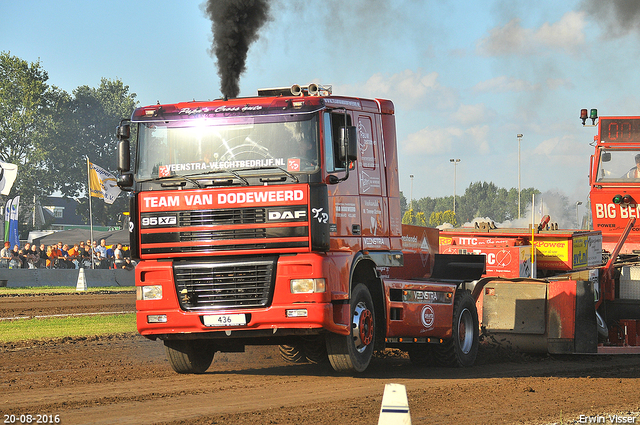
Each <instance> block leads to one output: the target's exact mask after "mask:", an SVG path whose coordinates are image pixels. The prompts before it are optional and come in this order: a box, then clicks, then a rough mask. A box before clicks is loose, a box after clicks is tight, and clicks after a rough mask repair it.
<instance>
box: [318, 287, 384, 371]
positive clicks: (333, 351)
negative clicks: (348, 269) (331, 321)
mask: <svg viewBox="0 0 640 425" xmlns="http://www.w3.org/2000/svg"><path fill="white" fill-rule="evenodd" d="M350 306H351V322H350V325H351V333H350V334H349V335H346V336H345V335H338V334H328V335H327V337H326V342H327V354H328V356H329V362H330V363H331V366H332V367H333V369H334V370H336V371H338V372H363V371H364V370H365V369H366V368H367V366H369V362H371V357H372V356H373V346H374V343H375V330H376V323H375V321H376V320H375V316H376V315H375V310H374V307H373V299H372V298H371V293H370V292H369V289H368V288H367V287H366V286H365V285H364V284H362V283H359V284H357V285H356V286H355V287H354V288H353V291H352V292H351V303H350Z"/></svg>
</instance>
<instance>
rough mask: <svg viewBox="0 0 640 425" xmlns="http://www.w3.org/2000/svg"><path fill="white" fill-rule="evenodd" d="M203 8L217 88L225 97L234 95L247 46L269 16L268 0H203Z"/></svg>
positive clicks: (242, 69)
mask: <svg viewBox="0 0 640 425" xmlns="http://www.w3.org/2000/svg"><path fill="white" fill-rule="evenodd" d="M205 11H206V13H207V16H208V17H209V19H211V29H212V31H213V46H212V48H211V53H214V54H215V56H216V58H217V61H218V75H219V76H220V80H221V82H220V90H221V91H222V94H223V95H224V96H225V97H227V98H232V97H237V96H238V94H239V93H240V75H241V74H242V73H243V72H244V71H245V69H246V65H245V63H246V60H247V52H248V51H249V46H250V45H251V43H253V42H254V41H256V40H257V39H258V38H259V35H258V31H259V30H260V28H261V27H262V25H264V23H265V22H267V21H269V20H270V19H271V17H270V16H269V3H268V0H207V5H206V9H205Z"/></svg>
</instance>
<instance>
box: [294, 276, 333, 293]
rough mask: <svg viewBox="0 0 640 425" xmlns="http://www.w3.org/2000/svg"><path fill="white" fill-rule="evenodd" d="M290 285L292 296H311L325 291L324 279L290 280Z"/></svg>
mask: <svg viewBox="0 0 640 425" xmlns="http://www.w3.org/2000/svg"><path fill="white" fill-rule="evenodd" d="M290 283H291V293H292V294H313V293H316V292H325V291H326V290H327V285H326V283H325V280H324V279H291V281H290Z"/></svg>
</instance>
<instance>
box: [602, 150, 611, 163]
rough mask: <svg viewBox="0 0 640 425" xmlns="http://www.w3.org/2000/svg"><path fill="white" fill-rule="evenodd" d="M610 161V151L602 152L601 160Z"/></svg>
mask: <svg viewBox="0 0 640 425" xmlns="http://www.w3.org/2000/svg"><path fill="white" fill-rule="evenodd" d="M609 161H611V152H603V153H602V162H609Z"/></svg>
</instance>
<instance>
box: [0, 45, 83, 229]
mask: <svg viewBox="0 0 640 425" xmlns="http://www.w3.org/2000/svg"><path fill="white" fill-rule="evenodd" d="M48 79H49V76H48V74H47V72H46V71H45V70H44V69H43V68H42V66H41V64H40V62H39V61H38V62H32V63H29V62H27V61H25V60H22V59H20V58H18V57H15V56H11V54H10V53H9V52H0V160H2V161H4V162H10V163H13V164H17V165H18V176H17V178H16V181H15V183H14V185H13V187H12V189H11V192H10V194H9V197H13V196H15V195H20V205H21V207H20V211H21V218H20V221H21V222H25V221H26V220H25V219H24V216H27V215H29V214H30V213H31V211H33V208H32V205H33V200H34V198H41V197H42V196H47V195H49V194H50V193H52V192H54V191H55V190H57V189H59V188H60V183H61V179H59V178H58V176H57V170H58V168H59V165H60V164H59V163H58V161H57V160H56V155H57V154H58V153H59V152H60V149H59V148H60V147H59V145H57V143H56V134H57V131H58V130H59V127H60V122H61V117H62V116H64V114H65V111H66V109H67V106H68V105H69V102H70V98H69V95H68V94H67V93H66V92H64V91H62V90H60V89H58V88H56V87H55V86H49V84H47V81H48ZM3 201H5V200H3ZM27 222H28V221H27ZM29 230H30V226H27V227H24V226H22V227H21V237H25V236H26V233H27V232H28V231H29Z"/></svg>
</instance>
